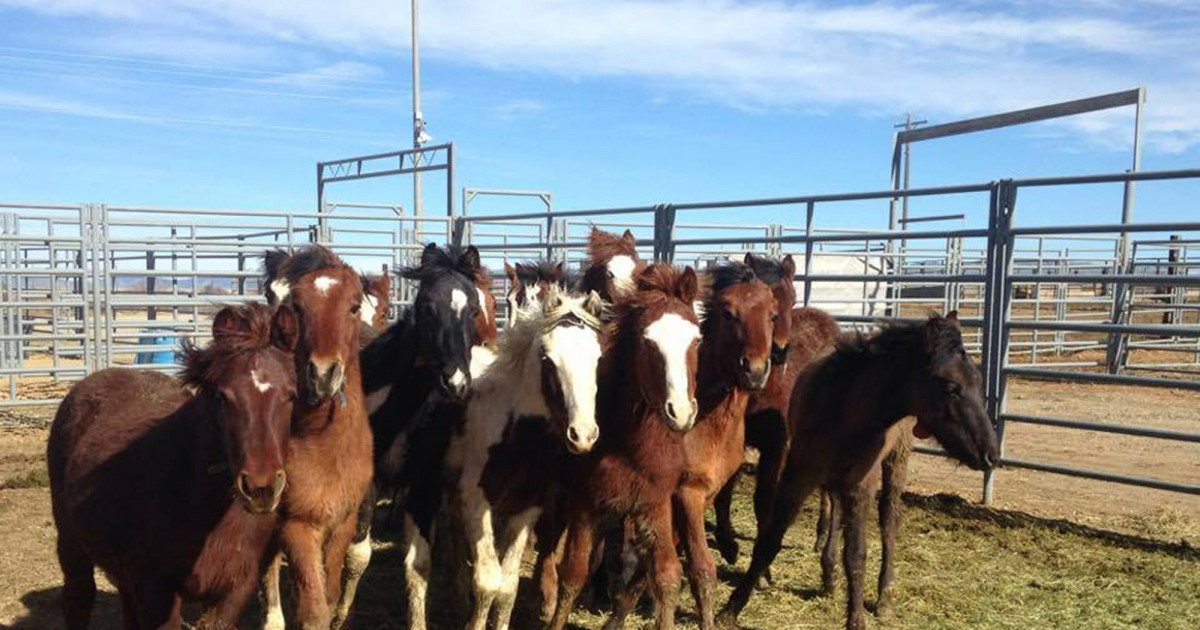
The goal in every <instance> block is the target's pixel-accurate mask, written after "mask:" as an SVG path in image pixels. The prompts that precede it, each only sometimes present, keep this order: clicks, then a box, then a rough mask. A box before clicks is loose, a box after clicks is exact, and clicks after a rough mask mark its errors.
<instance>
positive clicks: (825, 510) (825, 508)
mask: <svg viewBox="0 0 1200 630" xmlns="http://www.w3.org/2000/svg"><path fill="white" fill-rule="evenodd" d="M841 514H842V508H841V505H839V504H838V499H837V495H836V494H835V493H833V492H822V493H821V515H822V516H823V517H824V520H825V532H824V534H825V536H824V538H825V539H824V544H823V545H822V548H821V594H822V595H833V591H834V589H836V588H837V575H836V574H835V573H834V570H835V568H836V563H837V552H838V541H839V540H841V529H840V528H841Z"/></svg>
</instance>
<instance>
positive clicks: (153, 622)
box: [133, 581, 183, 630]
mask: <svg viewBox="0 0 1200 630" xmlns="http://www.w3.org/2000/svg"><path fill="white" fill-rule="evenodd" d="M133 601H134V606H135V607H136V608H137V621H138V625H140V626H141V627H142V628H155V629H156V630H180V629H182V628H183V618H182V617H181V615H180V607H181V605H182V602H181V601H180V599H179V594H178V593H176V592H175V589H174V588H172V587H171V585H169V584H166V583H162V582H153V581H151V582H145V583H142V584H139V585H138V588H137V589H136V590H135V591H134V593H133Z"/></svg>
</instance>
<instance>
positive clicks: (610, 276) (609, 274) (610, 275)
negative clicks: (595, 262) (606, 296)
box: [606, 271, 617, 280]
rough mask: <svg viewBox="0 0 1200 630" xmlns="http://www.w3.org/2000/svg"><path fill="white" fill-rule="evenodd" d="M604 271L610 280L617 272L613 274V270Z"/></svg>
mask: <svg viewBox="0 0 1200 630" xmlns="http://www.w3.org/2000/svg"><path fill="white" fill-rule="evenodd" d="M606 273H607V274H608V279H609V280H612V279H613V278H616V277H617V274H615V273H613V272H611V271H609V272H606Z"/></svg>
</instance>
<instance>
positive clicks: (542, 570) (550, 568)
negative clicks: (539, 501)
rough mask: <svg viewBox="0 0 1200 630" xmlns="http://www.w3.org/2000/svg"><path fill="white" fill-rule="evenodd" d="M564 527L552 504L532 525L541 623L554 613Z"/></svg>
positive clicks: (535, 578)
mask: <svg viewBox="0 0 1200 630" xmlns="http://www.w3.org/2000/svg"><path fill="white" fill-rule="evenodd" d="M564 528H565V526H564V524H563V522H562V519H560V518H559V513H558V510H557V509H555V507H554V506H551V507H550V508H549V509H547V510H546V511H544V512H542V516H541V518H539V519H538V522H537V525H535V526H534V532H535V541H534V547H533V548H534V549H535V550H536V551H537V561H536V562H535V563H534V565H533V580H534V582H536V583H537V585H538V592H539V593H540V595H541V598H542V603H541V608H540V609H539V612H538V618H539V619H540V620H541V621H542V623H547V622H549V621H550V617H552V616H553V615H554V604H555V602H556V601H558V560H559V558H558V543H559V541H560V540H561V539H562V535H563V529H564Z"/></svg>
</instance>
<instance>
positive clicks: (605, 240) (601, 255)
mask: <svg viewBox="0 0 1200 630" xmlns="http://www.w3.org/2000/svg"><path fill="white" fill-rule="evenodd" d="M587 251H588V257H587V261H586V262H585V263H584V266H583V277H582V279H581V280H580V288H581V289H582V290H583V291H595V292H597V293H599V294H600V297H602V298H604V299H605V300H608V301H609V302H615V301H617V300H618V299H620V298H622V297H624V296H627V295H628V294H630V293H632V292H633V290H634V278H635V277H636V276H637V274H638V273H640V272H641V271H642V269H645V268H646V263H645V262H643V261H642V259H641V258H639V257H638V253H637V239H635V238H634V237H633V232H630V231H629V230H625V233H624V234H622V235H621V236H617V235H616V234H611V233H609V232H605V231H603V230H600V229H597V228H595V227H593V228H592V231H591V232H590V233H589V234H588V248H587Z"/></svg>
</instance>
